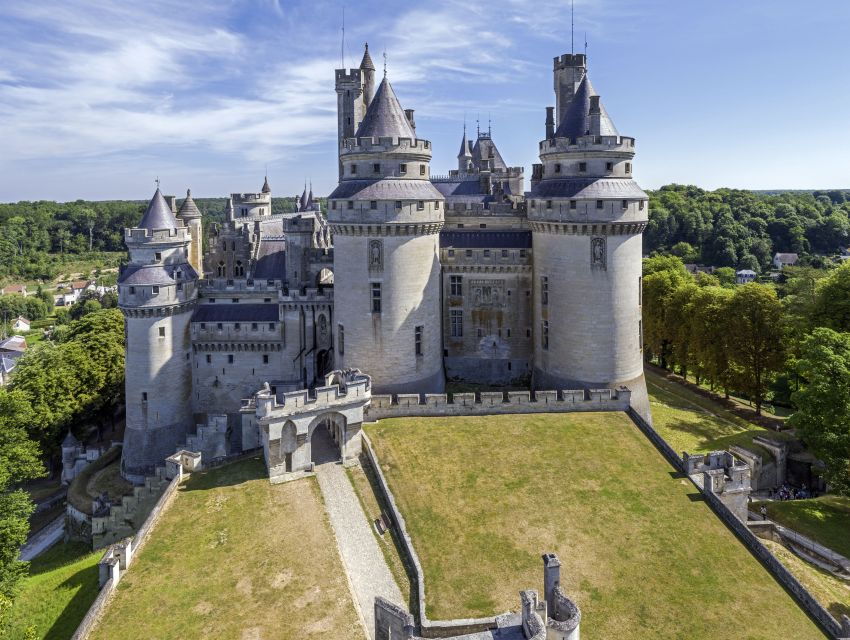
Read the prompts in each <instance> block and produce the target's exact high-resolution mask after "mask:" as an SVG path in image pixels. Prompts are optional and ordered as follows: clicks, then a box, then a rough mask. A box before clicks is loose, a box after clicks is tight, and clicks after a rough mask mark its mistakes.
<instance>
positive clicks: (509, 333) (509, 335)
mask: <svg viewBox="0 0 850 640" xmlns="http://www.w3.org/2000/svg"><path fill="white" fill-rule="evenodd" d="M508 337H509V338H510V337H511V330H510V329H508Z"/></svg>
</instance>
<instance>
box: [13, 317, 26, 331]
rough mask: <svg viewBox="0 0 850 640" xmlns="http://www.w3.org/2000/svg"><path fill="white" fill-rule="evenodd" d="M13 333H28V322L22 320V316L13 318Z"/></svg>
mask: <svg viewBox="0 0 850 640" xmlns="http://www.w3.org/2000/svg"><path fill="white" fill-rule="evenodd" d="M12 330H13V331H29V330H30V321H29V320H27V319H26V318H24V317H23V316H18V317H17V318H15V322H13V323H12Z"/></svg>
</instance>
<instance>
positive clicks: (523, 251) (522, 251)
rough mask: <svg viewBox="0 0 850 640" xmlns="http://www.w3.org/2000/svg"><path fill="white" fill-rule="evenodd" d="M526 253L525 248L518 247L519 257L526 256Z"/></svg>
mask: <svg viewBox="0 0 850 640" xmlns="http://www.w3.org/2000/svg"><path fill="white" fill-rule="evenodd" d="M526 254H527V252H526V250H525V249H520V250H519V257H520V258H524V257H525V256H526Z"/></svg>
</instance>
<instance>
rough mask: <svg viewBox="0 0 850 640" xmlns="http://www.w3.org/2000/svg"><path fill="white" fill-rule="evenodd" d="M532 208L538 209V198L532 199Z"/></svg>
mask: <svg viewBox="0 0 850 640" xmlns="http://www.w3.org/2000/svg"><path fill="white" fill-rule="evenodd" d="M531 208H532V209H536V208H537V200H532V201H531Z"/></svg>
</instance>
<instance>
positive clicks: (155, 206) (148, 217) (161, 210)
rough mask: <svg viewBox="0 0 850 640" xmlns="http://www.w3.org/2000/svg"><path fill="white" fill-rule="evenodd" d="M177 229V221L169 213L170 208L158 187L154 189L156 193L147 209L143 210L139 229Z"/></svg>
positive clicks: (170, 212) (172, 214)
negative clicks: (143, 213)
mask: <svg viewBox="0 0 850 640" xmlns="http://www.w3.org/2000/svg"><path fill="white" fill-rule="evenodd" d="M176 227H177V219H176V218H175V217H174V213H173V212H172V211H171V207H169V206H168V203H167V202H166V201H165V198H164V197H163V195H162V192H161V191H160V190H159V187H157V188H156V193H154V194H153V198H151V201H150V202H149V203H148V208H147V209H146V210H145V215H144V216H142V221H141V222H140V223H139V228H140V229H149V230H151V231H153V230H154V229H175V228H176Z"/></svg>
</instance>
